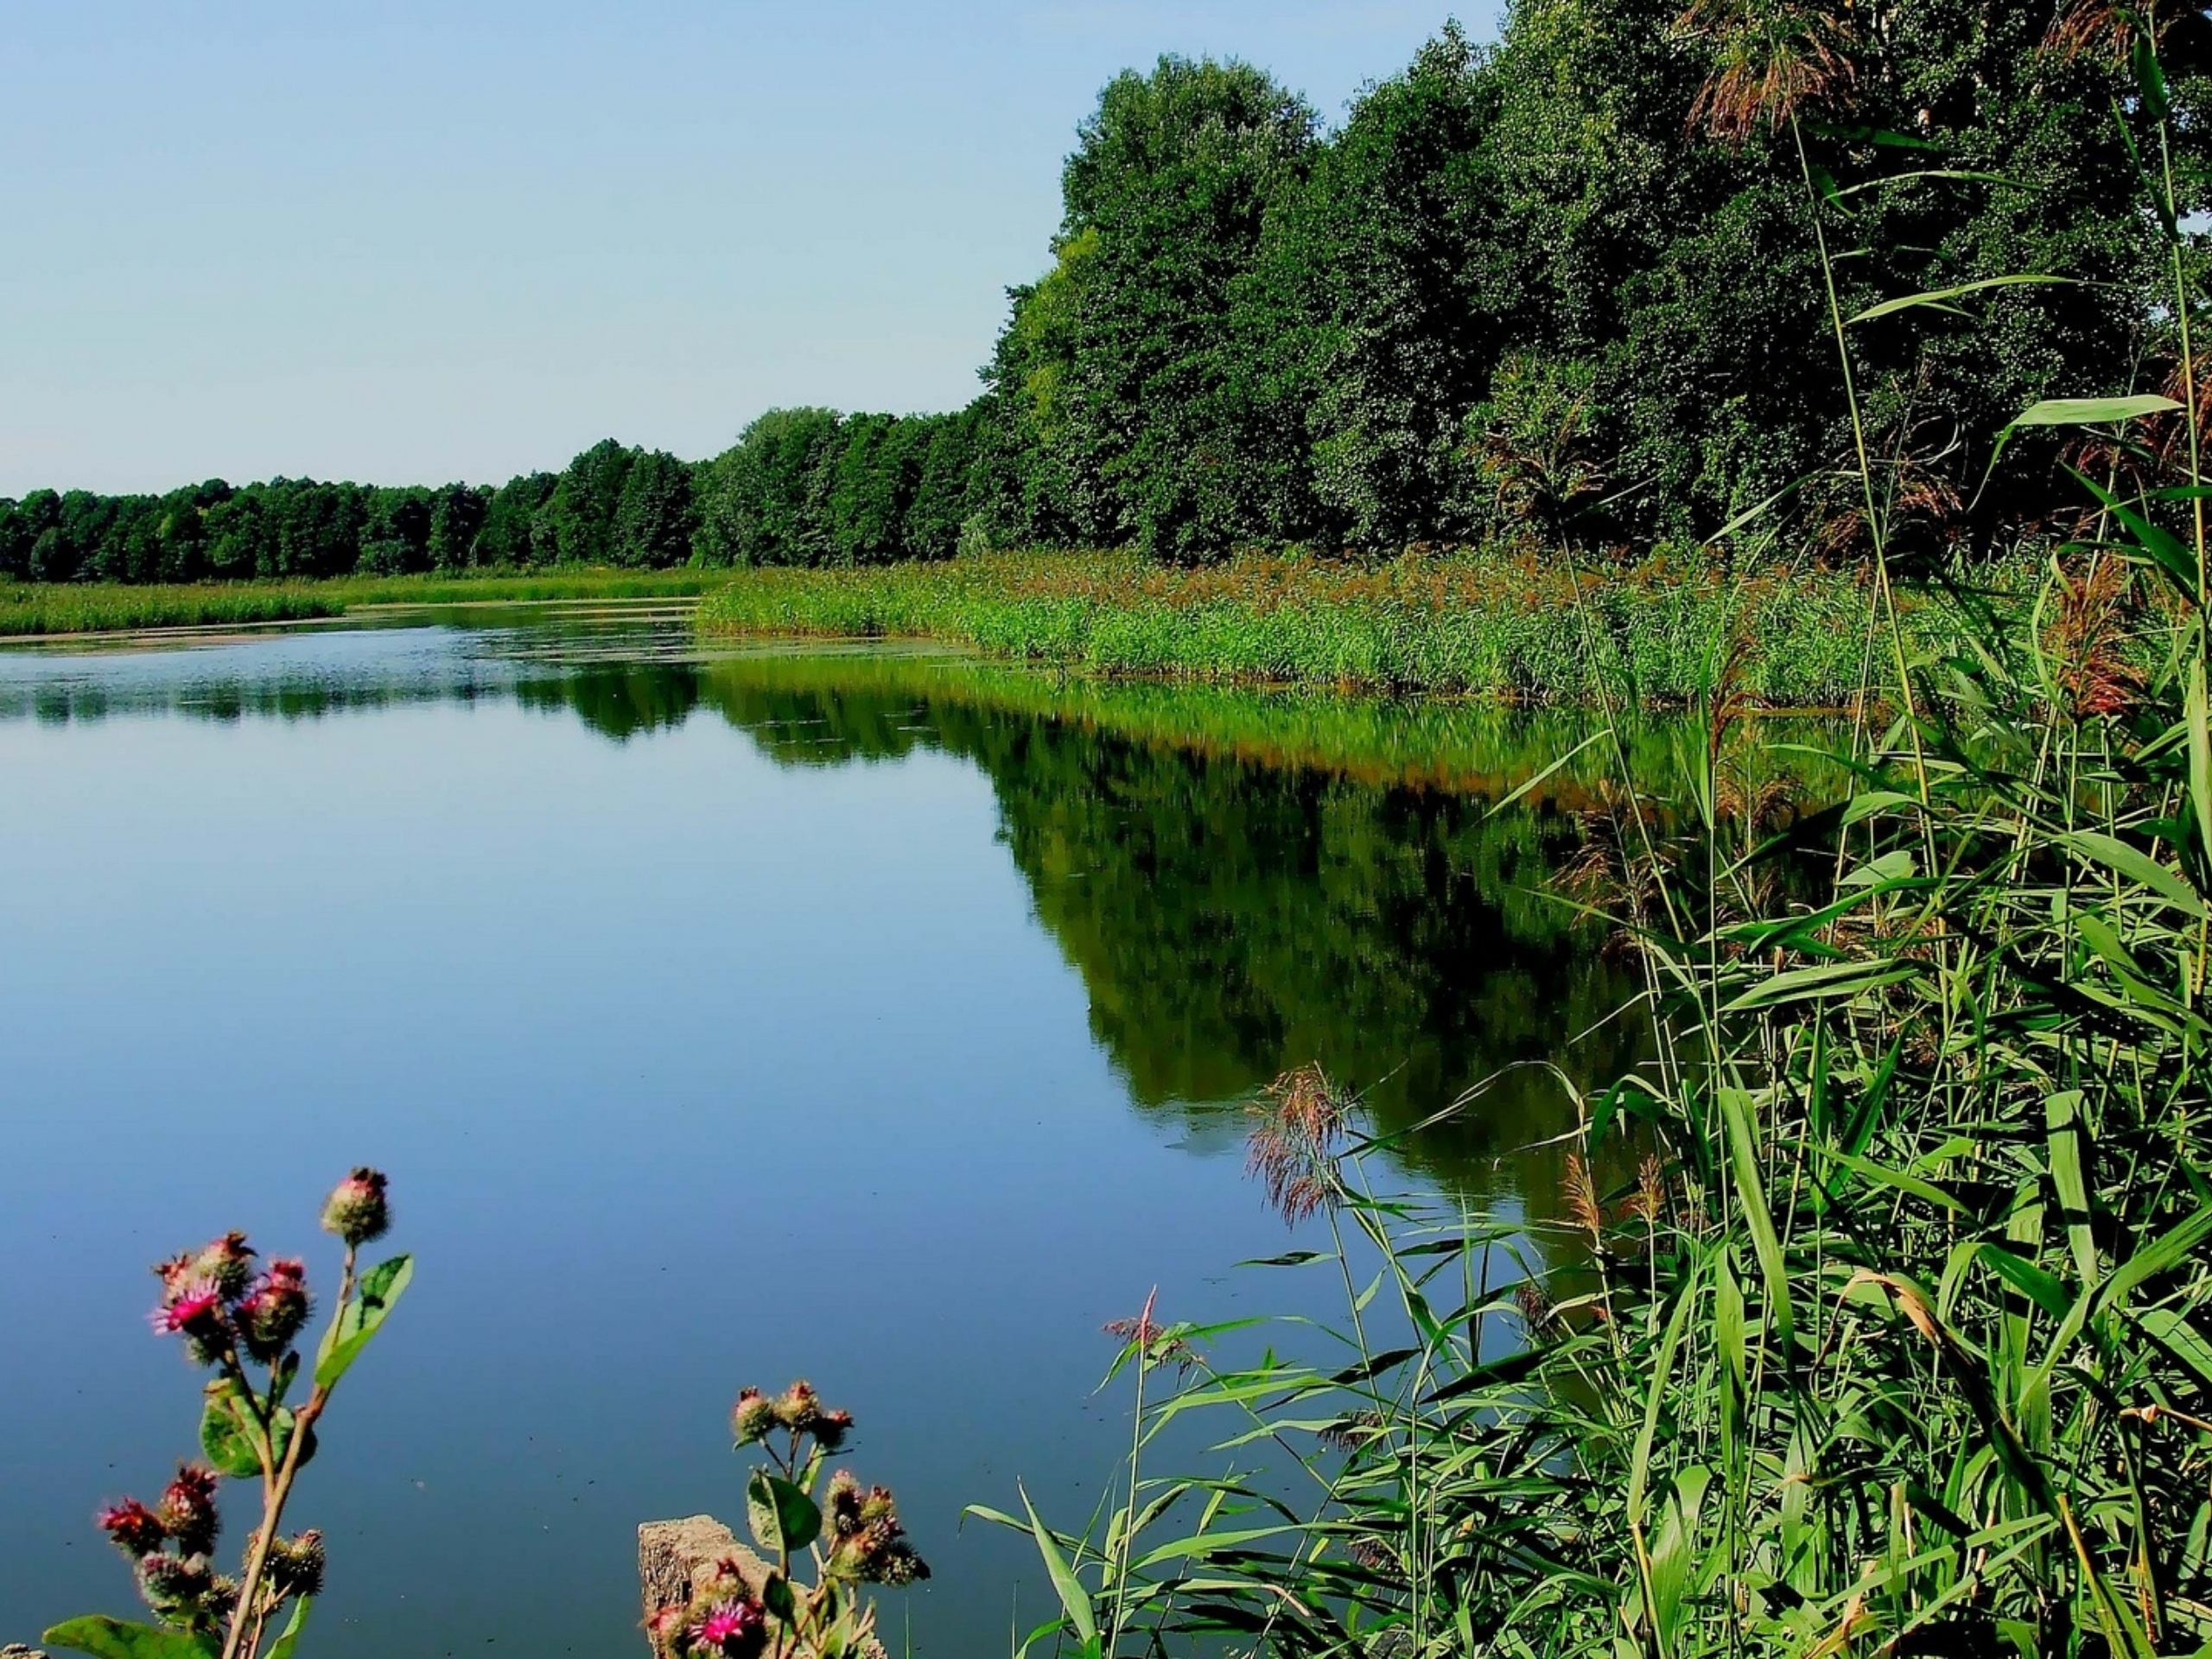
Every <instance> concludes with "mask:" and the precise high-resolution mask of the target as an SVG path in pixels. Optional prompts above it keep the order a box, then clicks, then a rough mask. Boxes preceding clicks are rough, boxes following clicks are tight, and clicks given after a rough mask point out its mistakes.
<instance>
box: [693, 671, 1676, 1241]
mask: <svg viewBox="0 0 2212 1659" xmlns="http://www.w3.org/2000/svg"><path fill="white" fill-rule="evenodd" d="M777 681H778V677H777V676H775V675H774V674H773V673H770V672H758V673H756V672H748V671H746V670H745V669H743V668H732V667H730V666H728V665H724V666H722V667H721V668H719V669H718V670H717V671H715V673H714V674H713V675H712V676H711V677H710V678H709V686H708V690H707V696H708V699H709V701H710V702H712V703H713V705H714V706H715V708H717V709H719V710H720V711H721V713H722V715H724V716H725V718H727V719H728V720H729V721H731V723H732V724H734V725H736V726H739V727H741V728H743V729H745V730H746V731H747V733H748V734H750V735H751V736H752V737H753V740H754V741H756V742H757V743H758V744H759V745H760V747H761V749H762V750H763V752H764V753H768V754H770V755H771V756H772V757H774V758H775V759H777V760H780V761H784V762H786V763H791V764H806V765H819V764H824V763H835V762H836V761H838V760H860V759H887V758H891V757H893V756H896V755H899V754H902V753H907V752H909V751H910V750H912V749H913V748H915V747H930V748H937V749H942V750H944V751H945V752H947V753H953V754H957V755H959V756H962V757H963V758H965V759H967V760H971V761H973V762H974V763H975V764H976V766H979V767H980V768H981V769H982V771H983V772H984V773H985V774H986V775H987V776H988V777H989V779H991V781H992V783H993V785H994V786H995V790H996V792H997V797H998V802H999V809H1000V813H1001V823H1002V826H1003V833H1004V836H1005V839H1006V842H1007V847H1008V849H1009V850H1010V851H1011V853H1012V854H1013V856H1014V862H1015V864H1016V866H1017V867H1018V868H1020V871H1021V873H1022V874H1023V876H1024V877H1025V878H1026V879H1027V881H1028V883H1029V887H1030V891H1031V893H1032V895H1033V900H1034V902H1035V905H1036V907H1037V913H1038V916H1039V919H1040V920H1041V921H1042V922H1043V923H1044V925H1046V928H1047V929H1048V930H1049V931H1051V933H1052V936H1053V938H1055V939H1056V940H1057V941H1058V944H1059V945H1060V947H1061V949H1062V950H1064V951H1065V953H1066V954H1067V957H1068V958H1069V960H1070V961H1071V963H1073V965H1074V966H1075V967H1076V968H1077V969H1078V971H1080V972H1081V974H1082V975H1083V977H1084V984H1085V987H1086V988H1087V989H1088V991H1089V993H1090V1018H1091V1027H1092V1031H1093V1033H1094V1035H1095V1036H1096V1038H1097V1039H1098V1041H1099V1042H1100V1043H1101V1045H1102V1046H1103V1047H1104V1048H1105V1049H1106V1051H1107V1052H1108V1053H1109V1055H1110V1056H1111V1057H1112V1058H1113V1060H1114V1062H1115V1064H1116V1065H1117V1066H1118V1067H1119V1069H1120V1070H1121V1071H1122V1074H1123V1075H1124V1077H1126V1078H1127V1079H1128V1084H1129V1088H1130V1090H1131V1092H1132V1094H1133V1095H1134V1096H1135V1098H1136V1099H1137V1101H1138V1102H1139V1103H1141V1104H1143V1105H1145V1106H1147V1107H1152V1108H1163V1107H1169V1106H1175V1107H1179V1108H1187V1109H1192V1111H1193V1113H1194V1114H1195V1116H1196V1119H1197V1121H1198V1122H1201V1123H1206V1124H1209V1125H1211V1126H1213V1127H1215V1128H1218V1127H1219V1126H1218V1117H1217V1114H1213V1113H1211V1112H1209V1111H1208V1110H1207V1108H1208V1107H1209V1105H1210V1104H1211V1103H1220V1102H1224V1101H1230V1100H1234V1099H1237V1098H1241V1097H1245V1096H1249V1095H1251V1094H1252V1093H1253V1092H1254V1091H1255V1090H1257V1089H1258V1088H1260V1086H1261V1085H1262V1084H1265V1083H1266V1082H1267V1081H1268V1079H1270V1078H1271V1077H1274V1076H1275V1075H1276V1074H1277V1073H1278V1072H1280V1071H1283V1070H1285V1069H1287V1068H1288V1067H1289V1066H1292V1065H1298V1064H1300V1063H1302V1062H1304V1061H1306V1060H1319V1062H1320V1063H1321V1064H1322V1065H1324V1066H1325V1067H1326V1068H1327V1069H1328V1070H1329V1071H1330V1072H1331V1073H1332V1075H1334V1076H1336V1077H1338V1078H1339V1079H1341V1080H1342V1081H1344V1082H1346V1083H1349V1084H1353V1085H1354V1086H1356V1087H1358V1088H1360V1089H1363V1090H1366V1091H1368V1095H1369V1099H1370V1103H1371V1104H1372V1106H1373V1108H1374V1109H1375V1112H1376V1116H1377V1117H1378V1119H1379V1120H1380V1121H1381V1122H1382V1123H1383V1126H1384V1127H1385V1128H1393V1129H1395V1128H1404V1127H1406V1126H1408V1125H1410V1124H1412V1123H1414V1122H1418V1121H1419V1120H1421V1118H1423V1117H1425V1116H1428V1115H1429V1114H1431V1113H1433V1112H1434V1111H1436V1110H1437V1109H1440V1107H1442V1106H1443V1105H1445V1104H1446V1103H1449V1102H1450V1101H1452V1099H1454V1098H1455V1097H1456V1096H1459V1094H1460V1093H1461V1091H1463V1090H1465V1089H1467V1088H1468V1087H1469V1086H1470V1085H1471V1084H1475V1083H1477V1082H1478V1081H1480V1080H1481V1079H1483V1078H1484V1077H1490V1076H1491V1074H1493V1073H1496V1072H1498V1071H1502V1070H1503V1069H1504V1068H1506V1067H1508V1066H1510V1065H1514V1064H1515V1063H1516V1062H1525V1061H1535V1060H1565V1061H1567V1062H1568V1063H1569V1069H1570V1070H1571V1071H1573V1072H1574V1073H1576V1074H1578V1075H1580V1076H1582V1077H1611V1076H1613V1075H1616V1074H1617V1073H1618V1071H1620V1070H1621V1069H1622V1068H1624V1066H1625V1065H1628V1064H1630V1062H1631V1061H1632V1060H1633V1058H1635V1053H1636V1049H1637V1033H1636V1032H1635V1031H1634V1030H1631V1029H1625V1028H1624V1027H1621V1026H1619V1025H1618V1024H1615V1023H1611V1022H1608V1021H1606V1020H1605V1016H1606V1015H1607V1014H1610V1013H1611V1011H1612V1010H1613V1009H1615V1008H1616V1007H1618V1006H1619V1004H1620V1003H1621V1001H1623V999H1624V996H1625V995H1626V994H1627V992H1628V990H1629V989H1630V985H1629V983H1628V981H1627V979H1626V977H1625V976H1624V975H1623V974H1622V973H1621V972H1620V971H1619V970H1618V969H1617V968H1615V967H1614V966H1612V965H1611V964H1610V963H1607V962H1606V961H1605V959H1604V958H1603V957H1601V956H1600V954H1599V950H1598V948H1597V947H1598V945H1599V938H1598V937H1597V936H1596V935H1594V934H1593V933H1592V931H1590V930H1589V929H1587V928H1586V927H1580V926H1577V925H1574V924H1573V921H1572V918H1571V917H1570V914H1569V912H1567V910H1566V909H1565V908H1564V907H1563V906H1560V905H1559V904H1557V903H1556V902H1555V901H1554V900H1552V899H1548V898H1546V897H1544V896H1542V895H1541V893H1538V892H1536V891H1535V889H1538V888H1540V887H1541V886H1542V885H1543V884H1544V882H1545V880H1546V878H1547V877H1548V874H1549V871H1550V869H1551V868H1552V865H1553V861H1554V858H1555V857H1556V855H1558V853H1559V851H1560V848H1561V845H1562V842H1563V840H1564V837H1565V836H1566V834H1567V830H1566V827H1565V826H1564V824H1563V823H1562V822H1561V821H1560V819H1559V818H1557V817H1554V816H1552V815H1548V814H1546V813H1543V812H1541V811H1509V812H1506V813H1503V814H1500V815H1498V816H1497V817H1489V816H1488V814H1489V807H1488V804H1487V803H1485V802H1483V801H1479V800H1471V799H1469V798H1465V797H1463V796H1459V795H1453V794H1447V793H1443V792H1440V791H1425V790H1420V789H1415V788H1410V787H1405V786H1398V785H1378V784H1373V783H1366V782H1360V781H1356V780H1354V779H1351V778H1349V777H1346V776H1344V775H1342V774H1340V773H1333V772H1328V771H1324V770H1320V769H1317V768H1312V767H1294V768H1281V767H1274V766H1264V765H1261V764H1257V763H1255V762H1252V761H1249V760H1241V759H1238V758H1237V757H1236V756H1235V755H1233V754H1222V753H1212V754H1209V753H1194V752H1192V751H1191V750H1189V749H1186V748H1178V747H1169V746H1166V745H1160V744H1153V743H1147V742H1142V741H1135V740H1133V739H1131V738H1129V737H1127V736H1123V735H1120V734H1116V733H1114V732H1111V731H1108V730H1104V729H1101V728H1099V727H1098V726H1097V725H1096V723H1085V724H1078V723H1076V722H1073V721H1061V720H1056V719H1053V718H1051V717H1050V716H1048V715H1038V714H1033V713H1024V712H1016V711H1009V710H1007V709H1003V708H991V707H982V706H976V705H975V704H972V703H969V702H964V701H963V700H962V699H961V697H960V696H958V683H957V680H947V681H944V682H943V683H942V694H940V692H939V691H938V690H933V689H932V688H931V686H929V685H928V684H926V683H924V684H922V685H920V686H918V687H912V686H909V687H906V688H898V687H888V688H886V689H885V690H881V691H880V692H869V691H866V690H822V689H818V688H817V687H812V686H804V687H794V686H790V685H785V684H779V683H777ZM1592 1027H1597V1028H1598V1030H1597V1031H1596V1033H1595V1034H1593V1035H1592V1036H1591V1037H1589V1038H1587V1039H1585V1040H1584V1041H1583V1042H1582V1043H1581V1044H1580V1045H1579V1046H1573V1044H1572V1039H1573V1038H1574V1037H1575V1036H1576V1035H1577V1034H1578V1033H1583V1032H1585V1031H1586V1030H1589V1029H1590V1028H1592ZM1571 1046H1573V1052H1572V1053H1570V1047H1571ZM1572 1112H1573V1109H1572V1107H1571V1105H1570V1104H1569V1103H1568V1101H1567V1098H1566V1096H1565V1094H1564V1092H1563V1090H1561V1089H1560V1086H1559V1084H1558V1083H1557V1081H1556V1080H1555V1079H1554V1078H1553V1077H1550V1076H1549V1075H1548V1074H1546V1073H1544V1072H1542V1071H1536V1070H1534V1069H1530V1070H1523V1071H1516V1072H1514V1073H1512V1074H1510V1075H1509V1076H1507V1077H1503V1079H1501V1080H1500V1081H1499V1082H1498V1083H1497V1084H1496V1085H1495V1086H1494V1087H1493V1088H1492V1089H1491V1090H1489V1091H1488V1092H1487V1093H1486V1094H1485V1095H1484V1098H1483V1100H1482V1102H1481V1103H1480V1104H1479V1105H1478V1107H1476V1108H1475V1109H1472V1110H1471V1111H1470V1112H1468V1113H1467V1114H1465V1115H1464V1116H1463V1117H1462V1118H1460V1119H1459V1120H1457V1121H1455V1122H1454V1123H1453V1124H1452V1125H1451V1126H1449V1127H1448V1128H1442V1129H1439V1130H1434V1131H1432V1132H1430V1133H1428V1134H1427V1135H1425V1136H1423V1137H1422V1140H1421V1144H1420V1146H1419V1147H1417V1148H1415V1149H1414V1153H1413V1154H1412V1155H1413V1156H1414V1159H1415V1160H1416V1161H1419V1162H1421V1163H1423V1164H1427V1165H1429V1166H1432V1167H1433V1168H1435V1169H1436V1170H1437V1171H1438V1172H1439V1173H1449V1174H1450V1175H1452V1176H1453V1177H1454V1178H1456V1179H1459V1180H1461V1181H1464V1182H1466V1183H1467V1184H1469V1185H1476V1186H1480V1187H1485V1188H1486V1187H1489V1186H1491V1185H1493V1181H1492V1179H1491V1168H1492V1166H1493V1165H1494V1163H1495V1162H1496V1160H1498V1159H1499V1158H1500V1157H1501V1156H1502V1155H1504V1154H1511V1153H1513V1152H1515V1150H1516V1149H1517V1148H1520V1147H1524V1146H1526V1145H1528V1144H1529V1143H1530V1142H1532V1141H1539V1140H1544V1139H1548V1138H1549V1137H1552V1136H1554V1135H1560V1134H1561V1133H1563V1132H1565V1131H1566V1130H1567V1129H1569V1128H1572V1127H1573V1116H1572ZM1552 1162H1553V1160H1552V1157H1551V1156H1540V1157H1539V1158H1537V1159H1536V1160H1535V1164H1534V1165H1528V1164H1526V1163H1525V1161H1522V1166H1521V1167H1519V1168H1518V1169H1516V1172H1515V1177H1514V1179H1513V1184H1516V1185H1518V1184H1520V1182H1522V1181H1524V1180H1525V1181H1526V1182H1527V1183H1528V1189H1529V1191H1530V1192H1531V1196H1532V1197H1534V1196H1535V1195H1536V1194H1537V1193H1541V1194H1542V1199H1541V1207H1542V1208H1544V1209H1546V1210H1548V1209H1549V1208H1550V1203H1549V1198H1550V1195H1551V1193H1552V1192H1555V1191H1556V1171H1555V1169H1554V1168H1553V1166H1552Z"/></svg>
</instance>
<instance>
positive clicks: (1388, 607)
mask: <svg viewBox="0 0 2212 1659" xmlns="http://www.w3.org/2000/svg"><path fill="white" fill-rule="evenodd" d="M2031 582H2032V578H2031V577H2030V578H2028V579H2027V580H2026V581H2023V579H2022V576H2021V574H2020V572H2019V571H2018V569H2014V568H2012V567H2005V568H2003V569H1999V570H1997V571H1993V572H1991V573H1989V575H1988V578H1987V580H1986V583H1985V584H1984V586H1985V588H1986V591H1987V592H1988V593H1989V594H1991V595H1993V596H1995V597H2000V598H2017V596H2018V594H2019V593H2020V592H2021V591H2022V590H2023V589H2024V588H2026V587H2029V586H2031ZM1874 604H1875V588H1874V586H1873V584H1872V581H1871V579H1870V578H1869V577H1867V576H1866V575H1853V574H1849V573H1846V572H1842V571H1837V570H1829V569H1821V568H1818V567H1811V566H1808V567H1804V568H1800V569H1787V568H1780V567H1777V568H1775V569H1766V570H1762V571H1758V572H1753V573H1744V572H1738V571H1734V570H1732V569H1729V568H1728V567H1727V566H1726V564H1724V563H1721V562H1719V561H1718V560H1714V559H1709V558H1706V557H1703V556H1698V557H1692V558H1688V559H1678V560H1670V559H1666V558H1653V559H1650V560H1647V561H1645V562H1643V563H1640V564H1637V565H1636V566H1633V567H1608V568H1605V569H1580V568H1577V567H1576V566H1575V565H1574V564H1573V563H1571V562H1567V561H1563V560H1557V559H1547V558H1542V557H1539V556H1535V555H1526V554H1508V553H1504V552H1498V551H1491V552H1465V553H1457V554H1449V555H1434V554H1422V553H1410V554H1407V555H1404V556H1401V557H1399V558H1396V559H1394V560H1390V561H1388V562H1383V563H1357V562H1347V561H1337V560H1328V559H1320V558H1314V557H1308V556H1265V555H1250V556H1244V557H1241V558H1237V559H1233V560H1230V561H1229V562H1227V563H1224V564H1219V565H1213V566H1205V567H1198V568H1178V567H1170V566H1161V565H1158V564H1154V563H1149V562H1147V561H1144V560H1141V559H1139V558H1137V557H1136V556H1133V555H1129V554H1123V553H1089V554H1065V553H1020V554H991V555H985V556H973V557H968V558H963V559H959V560H956V561H952V562H950V563H941V564H911V565H900V566H889V567H869V568H864V569H758V570H752V571H747V572H745V573H743V574H742V575H740V576H738V577H737V578H736V579H735V580H734V581H732V582H730V583H729V584H728V586H726V587H724V588H721V589H720V590H719V591H717V592H716V593H715V594H713V595H712V596H711V597H710V598H709V600H708V601H706V603H704V604H703V605H702V607H701V610H700V625H701V626H702V628H705V629H707V630H708V631H709V632H717V633H724V634H766V635H777V634H784V635H798V636H814V637H829V638H874V637H893V638H898V637H904V638H918V639H938V640H944V641H947V642H954V643H958V644H962V645H971V646H974V647H976V648H977V649H980V650H982V651H985V652H991V653H994V654H995V655H1000V656H1004V657H1008V658H1015V659H1017V660H1020V661H1026V662H1040V663H1050V664H1060V665H1064V666H1068V667H1076V668H1081V669H1084V670H1086V671H1092V672H1100V673H1108V674H1120V675H1153V676H1162V677H1173V678H1180V679H1196V680H1210V681H1231V682H1234V681H1249V682H1262V683H1280V684H1300V685H1321V686H1341V687H1350V688H1362V689H1381V690H1401V691H1416V690H1417V691H1433V692H1443V693H1450V694H1463V695H1464V694H1471V695H1477V696H1494V697H1498V698H1502V699H1508V700H1512V701H1517V702H1592V701H1594V700H1596V699H1597V698H1598V697H1599V696H1600V695H1610V696H1615V697H1618V698H1621V699H1624V700H1626V701H1630V702H1641V703H1645V704H1649V705H1655V706H1668V705H1675V706H1679V705H1681V704H1685V703H1688V702H1691V701H1693V700H1694V699H1695V698H1696V697H1698V696H1700V695H1703V694H1704V693H1705V692H1706V691H1707V690H1710V689H1711V688H1712V687H1713V685H1714V684H1715V683H1717V682H1718V680H1719V677H1720V676H1721V674H1722V673H1723V672H1724V671H1732V673H1733V675H1734V677H1735V683H1736V684H1737V685H1738V687H1739V689H1740V690H1741V692H1742V694H1743V695H1745V696H1748V697H1751V698H1752V699H1755V700H1756V701H1758V702H1760V703H1763V704H1764V705H1767V706H1771V707H1796V708H1806V707H1828V708H1833V707H1837V706H1840V705H1841V704H1843V703H1844V702H1847V701H1848V700H1849V699H1851V698H1852V697H1853V696H1856V694H1857V692H1858V691H1859V689H1860V688H1861V687H1862V686H1863V684H1864V683H1865V668H1866V660H1865V659H1866V645H1867V639H1868V636H1869V625H1870V622H1871V620H1872V617H1873V615H1874ZM1905 626H1906V630H1907V632H1909V633H1910V636H1911V637H1912V639H1913V640H1914V641H1915V642H1916V644H1917V645H1919V646H1920V647H1921V648H1922V649H1923V650H1925V651H1929V652H1943V651H1947V650H1948V649H1950V648H1952V647H1954V646H1955V645H1957V644H1958V643H1960V642H1961V640H1962V639H1963V638H1964V632H1963V626H1962V618H1961V613H1960V612H1959V610H1958V607H1957V606H1956V605H1955V602H1954V601H1951V600H1950V599H1948V598H1947V597H1942V596H1930V597H1929V598H1928V599H1926V600H1925V601H1923V602H1921V603H1919V604H1917V605H1916V606H1914V607H1912V608H1911V610H1910V612H1909V613H1908V616H1907V620H1906V623H1905Z"/></svg>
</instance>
